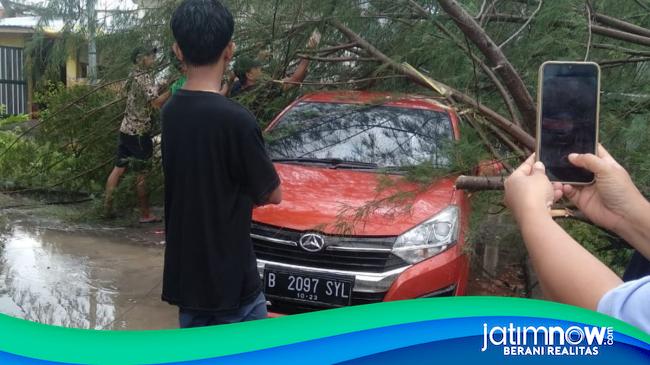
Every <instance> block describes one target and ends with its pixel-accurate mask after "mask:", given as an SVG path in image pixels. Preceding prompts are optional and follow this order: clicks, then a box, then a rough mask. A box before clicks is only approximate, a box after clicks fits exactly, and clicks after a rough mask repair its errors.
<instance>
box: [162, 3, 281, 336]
mask: <svg viewBox="0 0 650 365" xmlns="http://www.w3.org/2000/svg"><path fill="white" fill-rule="evenodd" d="M171 27H172V32H173V34H174V38H175V39H176V43H175V44H174V46H173V49H174V52H175V54H176V56H177V57H178V58H179V60H180V61H181V62H184V63H185V65H186V66H187V72H186V74H187V82H186V83H185V85H184V86H183V88H182V89H180V90H178V91H177V92H176V93H175V94H174V95H173V96H172V97H171V99H170V100H169V101H168V102H167V103H166V104H165V107H164V108H163V111H162V124H163V125H162V128H163V145H162V153H163V169H164V172H165V228H166V241H167V242H166V250H165V268H164V277H163V292H162V299H163V300H165V301H167V302H169V303H170V304H174V305H177V306H178V307H179V308H180V310H179V320H180V325H181V327H197V326H209V325H216V324H222V323H232V322H239V321H248V320H254V319H261V318H265V317H266V315H267V312H266V299H265V298H264V295H263V293H262V285H261V284H262V283H261V280H260V277H259V275H258V272H257V265H256V259H255V254H254V252H253V248H252V243H251V240H250V224H251V216H252V209H253V207H254V206H260V205H264V204H279V203H280V201H281V200H282V193H281V190H280V179H279V178H278V175H277V173H276V171H275V168H274V167H273V164H272V163H271V161H270V159H269V157H268V155H267V153H266V150H265V147H264V140H263V139H262V134H261V131H260V129H259V127H258V126H257V121H256V120H255V118H254V117H253V116H252V115H251V114H250V112H248V111H247V110H246V109H245V108H243V107H242V106H241V105H239V104H237V103H236V102H235V101H232V100H230V99H228V98H226V97H224V96H222V95H220V94H219V90H217V86H216V84H215V83H214V82H213V80H220V79H221V77H222V76H223V72H224V70H225V68H226V65H227V64H228V62H229V61H230V59H231V58H232V55H233V52H234V44H233V42H232V41H231V38H232V34H233V29H234V21H233V18H232V15H231V14H230V12H229V11H228V9H226V7H225V6H223V5H222V4H221V3H220V2H219V1H218V0H185V1H183V2H182V3H181V4H180V5H179V6H178V8H177V9H176V10H175V11H174V15H173V16H172V21H171ZM197 34H200V35H201V37H197V36H196V35H197Z"/></svg>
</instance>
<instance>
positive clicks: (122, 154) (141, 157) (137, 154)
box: [115, 132, 153, 169]
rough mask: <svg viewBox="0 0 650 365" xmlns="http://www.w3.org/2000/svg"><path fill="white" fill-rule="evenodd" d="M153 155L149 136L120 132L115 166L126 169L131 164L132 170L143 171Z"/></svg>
mask: <svg viewBox="0 0 650 365" xmlns="http://www.w3.org/2000/svg"><path fill="white" fill-rule="evenodd" d="M152 154H153V142H152V140H151V137H150V136H147V135H144V136H141V135H137V136H133V135H130V134H124V133H122V132H120V140H119V144H118V146H117V156H116V158H115V166H117V167H127V166H129V163H130V162H133V164H132V166H131V167H132V168H134V169H143V168H145V167H146V165H147V163H148V160H149V159H151V156H152Z"/></svg>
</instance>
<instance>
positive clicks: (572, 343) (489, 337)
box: [481, 323, 614, 356]
mask: <svg viewBox="0 0 650 365" xmlns="http://www.w3.org/2000/svg"><path fill="white" fill-rule="evenodd" d="M613 344H614V329H613V328H612V327H595V326H570V327H566V328H565V327H561V326H537V327H535V326H515V325H514V324H513V323H510V324H509V325H507V326H488V324H487V323H483V347H482V348H481V351H482V352H485V351H487V350H488V348H490V347H492V346H494V347H499V348H502V349H503V355H505V356H546V355H551V356H596V355H598V354H599V353H600V351H601V348H602V347H604V346H611V345H613Z"/></svg>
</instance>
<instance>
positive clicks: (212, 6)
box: [171, 0, 235, 66]
mask: <svg viewBox="0 0 650 365" xmlns="http://www.w3.org/2000/svg"><path fill="white" fill-rule="evenodd" d="M171 26H172V33H173V34H174V38H175V39H176V43H178V46H179V47H180V49H181V51H182V52H183V56H184V59H185V62H186V63H187V64H190V65H196V66H201V65H207V64H210V63H215V62H217V61H218V60H219V57H221V54H222V53H223V50H224V49H225V48H226V46H227V45H228V43H230V40H231V39H232V34H233V32H234V31H235V21H234V20H233V17H232V14H231V13H230V11H229V10H228V8H226V7H225V6H224V5H223V4H222V3H221V2H220V1H219V0H184V1H183V2H182V3H181V4H180V5H179V6H178V7H177V8H176V10H175V11H174V14H173V15H172V21H171Z"/></svg>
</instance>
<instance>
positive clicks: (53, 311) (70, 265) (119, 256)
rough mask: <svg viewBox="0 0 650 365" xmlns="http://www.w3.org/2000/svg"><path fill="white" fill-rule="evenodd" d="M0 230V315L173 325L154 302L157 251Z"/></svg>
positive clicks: (67, 323) (120, 242)
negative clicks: (129, 315) (129, 316)
mask: <svg viewBox="0 0 650 365" xmlns="http://www.w3.org/2000/svg"><path fill="white" fill-rule="evenodd" d="M0 232H1V233H0V312H1V313H3V314H8V315H11V316H14V317H19V318H23V319H27V320H30V321H35V322H40V323H46V324H53V325H59V326H64V327H74V328H87V329H114V328H134V329H135V328H137V329H148V328H168V327H173V326H174V322H175V321H173V320H172V317H171V316H170V314H171V312H170V311H169V309H168V308H167V307H170V306H167V305H165V304H163V303H162V302H160V299H159V298H160V297H159V295H160V291H159V288H158V284H159V281H160V278H161V277H162V266H161V265H162V249H161V248H160V247H147V246H142V245H140V246H138V245H134V244H133V243H132V242H124V239H123V238H120V237H111V236H106V233H92V232H70V231H67V230H53V229H43V228H37V227H34V226H31V225H25V224H16V222H14V223H13V224H12V225H9V224H6V225H4V226H3V225H0ZM140 307H142V308H140ZM129 313H131V314H132V315H133V316H134V317H133V318H128V317H127V314H129ZM147 315H149V317H147Z"/></svg>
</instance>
